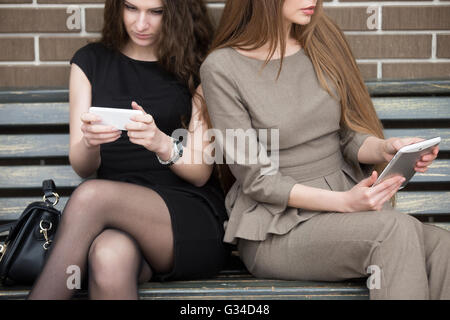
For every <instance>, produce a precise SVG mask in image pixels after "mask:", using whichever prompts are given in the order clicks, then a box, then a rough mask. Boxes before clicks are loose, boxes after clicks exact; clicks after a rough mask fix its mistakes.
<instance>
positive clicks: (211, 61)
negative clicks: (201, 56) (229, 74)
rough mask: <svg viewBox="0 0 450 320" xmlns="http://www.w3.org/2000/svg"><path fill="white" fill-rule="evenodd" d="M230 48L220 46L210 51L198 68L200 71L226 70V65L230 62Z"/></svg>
mask: <svg viewBox="0 0 450 320" xmlns="http://www.w3.org/2000/svg"><path fill="white" fill-rule="evenodd" d="M231 50H233V49H232V48H229V47H227V48H220V49H216V50H214V51H212V52H211V53H210V54H209V55H208V57H206V59H205V61H204V62H203V64H202V66H201V68H200V70H201V71H217V70H226V69H227V66H228V65H230V64H232V55H231V53H232V52H231Z"/></svg>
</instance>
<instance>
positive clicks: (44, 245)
mask: <svg viewBox="0 0 450 320" xmlns="http://www.w3.org/2000/svg"><path fill="white" fill-rule="evenodd" d="M43 222H47V223H49V226H48V228H44V227H43V226H42V223H43ZM39 228H41V230H40V231H39V233H43V234H44V238H45V243H44V244H43V245H42V247H44V250H48V247H49V246H50V243H51V242H52V240H50V239H49V238H48V234H47V231H49V230H50V229H51V228H52V223H51V221H46V220H41V222H40V223H39Z"/></svg>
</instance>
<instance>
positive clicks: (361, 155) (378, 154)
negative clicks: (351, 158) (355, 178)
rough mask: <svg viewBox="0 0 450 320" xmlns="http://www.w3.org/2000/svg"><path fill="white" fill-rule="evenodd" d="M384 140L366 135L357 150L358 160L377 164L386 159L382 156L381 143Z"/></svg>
mask: <svg viewBox="0 0 450 320" xmlns="http://www.w3.org/2000/svg"><path fill="white" fill-rule="evenodd" d="M384 142H385V140H383V139H379V138H377V137H373V136H371V137H368V138H367V139H366V140H365V141H364V143H363V144H362V145H361V148H360V149H359V151H358V161H359V162H360V163H365V164H379V163H383V162H385V161H386V160H385V159H384V158H383V144H384Z"/></svg>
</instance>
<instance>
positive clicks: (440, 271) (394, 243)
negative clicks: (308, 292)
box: [238, 210, 450, 300]
mask: <svg viewBox="0 0 450 320" xmlns="http://www.w3.org/2000/svg"><path fill="white" fill-rule="evenodd" d="M238 250H239V254H240V256H241V259H242V260H243V262H244V264H245V265H246V267H247V268H248V270H249V271H250V272H251V273H252V274H253V275H254V276H255V277H258V278H269V279H286V280H314V281H342V280H346V279H352V278H362V277H369V276H370V277H371V278H372V280H374V281H371V283H372V284H371V285H370V286H368V287H369V289H370V290H369V292H370V299H433V300H434V299H447V300H449V299H450V232H448V231H447V230H444V229H441V228H439V227H436V226H431V225H426V224H423V223H422V222H420V221H419V220H417V219H416V218H414V217H412V216H410V215H407V214H404V213H400V212H398V211H395V210H391V211H387V210H386V211H379V212H377V211H370V212H357V213H344V214H342V213H323V214H318V215H316V216H314V217H312V218H310V219H309V220H307V221H305V222H302V223H300V224H299V225H297V226H296V227H295V228H294V229H292V230H291V231H290V232H289V233H287V234H285V235H274V234H271V235H269V237H268V238H267V239H266V240H264V241H250V240H244V239H239V243H238ZM369 266H372V267H370V268H371V269H370V272H368V268H369ZM373 266H375V267H377V268H378V269H377V270H379V272H378V274H379V275H380V277H379V278H381V279H378V280H379V281H378V285H377V281H376V279H375V278H373V276H375V275H376V272H374V271H375V268H374V267H373Z"/></svg>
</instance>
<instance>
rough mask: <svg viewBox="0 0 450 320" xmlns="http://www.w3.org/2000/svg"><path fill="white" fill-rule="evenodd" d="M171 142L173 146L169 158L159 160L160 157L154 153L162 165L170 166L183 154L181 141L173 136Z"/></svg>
mask: <svg viewBox="0 0 450 320" xmlns="http://www.w3.org/2000/svg"><path fill="white" fill-rule="evenodd" d="M171 139H172V142H173V148H172V155H171V157H170V159H169V160H167V161H164V160H161V158H160V157H159V156H158V155H156V157H157V158H158V161H159V163H161V164H162V165H164V166H167V167H169V166H171V165H173V164H174V163H175V162H177V161H178V159H180V158H181V157H182V156H183V143H182V142H181V141H180V140H176V139H174V138H171Z"/></svg>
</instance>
